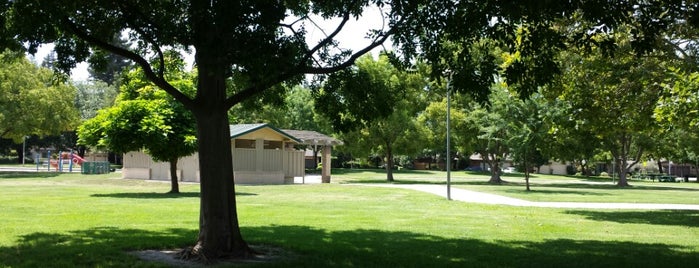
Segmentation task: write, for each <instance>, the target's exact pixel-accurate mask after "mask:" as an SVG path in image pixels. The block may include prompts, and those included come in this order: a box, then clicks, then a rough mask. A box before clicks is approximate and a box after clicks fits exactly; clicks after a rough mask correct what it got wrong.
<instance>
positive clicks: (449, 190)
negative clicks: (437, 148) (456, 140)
mask: <svg viewBox="0 0 699 268" xmlns="http://www.w3.org/2000/svg"><path fill="white" fill-rule="evenodd" d="M447 74H448V75H449V77H447V200H451V125H450V124H451V122H450V121H451V98H450V95H451V94H449V93H450V91H451V72H448V73H447Z"/></svg>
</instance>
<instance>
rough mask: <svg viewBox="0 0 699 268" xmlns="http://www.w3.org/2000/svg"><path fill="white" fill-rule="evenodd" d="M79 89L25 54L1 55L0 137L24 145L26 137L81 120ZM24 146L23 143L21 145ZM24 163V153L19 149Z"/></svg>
mask: <svg viewBox="0 0 699 268" xmlns="http://www.w3.org/2000/svg"><path fill="white" fill-rule="evenodd" d="M74 100H75V88H74V87H72V86H70V85H69V84H66V83H61V82H56V81H55V80H54V77H53V73H52V71H51V70H49V69H47V68H43V67H37V66H35V65H34V64H32V63H31V62H29V60H27V59H26V58H25V57H24V56H23V55H22V54H17V53H12V52H8V51H6V52H4V53H2V54H0V138H6V139H12V140H13V141H14V143H15V144H17V143H19V144H20V145H21V143H22V141H23V139H24V137H25V136H31V135H37V136H47V135H58V134H61V133H62V132H64V131H69V130H71V129H72V128H73V127H75V126H76V125H77V124H78V123H79V122H78V113H77V110H76V109H75V106H74V105H73V101H74ZM18 147H21V146H18ZM18 153H19V154H20V157H19V161H20V163H21V161H22V157H23V155H24V152H22V151H21V150H18Z"/></svg>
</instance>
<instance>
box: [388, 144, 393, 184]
mask: <svg viewBox="0 0 699 268" xmlns="http://www.w3.org/2000/svg"><path fill="white" fill-rule="evenodd" d="M387 148H388V149H387V150H386V181H389V182H393V181H394V180H393V152H392V151H391V147H387Z"/></svg>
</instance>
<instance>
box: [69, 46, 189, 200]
mask: <svg viewBox="0 0 699 268" xmlns="http://www.w3.org/2000/svg"><path fill="white" fill-rule="evenodd" d="M172 56H173V57H171V58H169V59H170V60H169V61H168V64H170V65H176V66H174V67H170V68H169V69H170V70H176V72H175V71H173V73H172V74H168V79H170V81H172V82H171V83H173V84H175V85H177V86H178V87H179V88H180V89H185V90H184V92H187V91H189V92H192V91H193V88H194V85H193V84H194V82H193V78H192V76H191V75H189V74H187V73H186V72H184V62H183V61H182V60H181V59H179V58H176V57H174V55H172ZM177 66H179V67H177ZM186 89H189V90H186ZM78 135H79V136H80V142H81V143H83V144H86V145H91V146H104V147H106V148H108V149H109V150H110V151H115V152H119V153H125V152H128V151H134V150H140V149H142V148H143V149H145V152H146V153H148V154H149V155H150V156H151V157H152V158H153V160H155V161H165V162H168V163H169V164H170V180H171V189H170V193H179V184H178V177H177V161H178V159H179V158H181V157H184V156H188V155H191V154H193V153H195V152H196V150H197V146H196V144H197V142H196V128H195V122H194V118H193V116H192V114H191V112H189V111H187V110H186V109H185V108H184V106H182V104H181V103H179V102H177V101H175V100H174V99H173V98H172V97H170V96H169V95H168V94H167V93H166V92H165V91H163V90H160V89H158V88H157V87H155V86H154V85H153V84H151V83H150V82H149V81H148V80H147V79H145V78H144V76H143V71H142V70H140V68H136V69H134V70H131V71H129V72H128V73H126V75H125V76H124V84H123V85H122V87H121V93H120V94H119V97H118V99H117V102H116V105H115V106H113V107H110V108H108V109H106V110H103V111H101V112H100V113H98V115H97V116H96V117H95V118H93V119H91V120H88V121H87V122H85V123H84V124H83V125H82V126H81V127H80V128H79V129H78Z"/></svg>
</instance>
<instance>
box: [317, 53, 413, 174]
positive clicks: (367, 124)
mask: <svg viewBox="0 0 699 268" xmlns="http://www.w3.org/2000/svg"><path fill="white" fill-rule="evenodd" d="M426 86H427V79H426V78H425V76H423V75H422V74H420V73H418V72H405V71H400V70H398V69H396V68H395V67H393V66H392V65H391V63H390V62H389V58H388V57H387V56H386V55H381V56H379V57H378V59H376V60H374V59H373V57H371V56H370V55H367V56H364V57H362V58H360V59H359V60H358V61H357V63H356V65H355V67H352V68H350V69H347V70H345V71H343V72H342V73H341V74H340V75H337V76H333V77H332V79H330V80H329V82H328V83H327V84H326V85H325V86H324V87H323V88H322V89H321V90H320V91H318V92H316V97H317V100H316V107H317V108H318V110H320V111H322V113H323V114H324V115H325V116H326V117H328V118H331V120H333V121H335V122H342V124H344V125H345V126H346V128H344V129H342V130H344V131H345V132H353V133H350V134H346V135H350V136H352V137H353V138H354V140H355V142H353V143H349V144H347V147H354V148H355V150H354V152H360V151H362V152H363V153H364V155H367V154H368V153H372V154H375V155H378V156H381V157H382V158H384V159H385V168H386V180H387V181H389V182H390V181H393V168H394V156H395V155H396V154H412V153H414V152H416V151H417V150H418V147H417V144H419V143H420V140H421V139H422V138H423V137H424V135H422V133H420V132H421V131H420V130H421V128H420V127H419V126H418V125H417V120H416V118H417V114H418V112H420V111H422V110H423V109H424V104H423V103H425V102H424V101H423V100H422V98H423V96H422V95H423V93H424V91H425V88H426ZM358 88H361V90H358ZM360 91H365V92H366V93H367V94H371V98H367V100H365V101H364V100H363V101H362V103H365V104H366V105H362V106H356V104H357V103H358V102H359V100H360V99H362V98H366V97H367V96H366V95H363V94H361V93H359V92H360ZM350 93H351V96H352V97H353V98H356V99H357V101H353V102H348V101H347V100H346V99H344V97H347V96H350ZM358 93H359V94H358ZM387 103H391V104H392V105H386V104H387ZM342 124H340V125H342ZM346 140H348V139H346Z"/></svg>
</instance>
